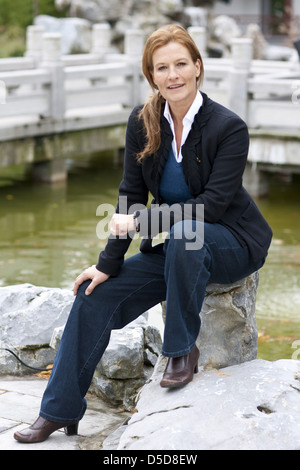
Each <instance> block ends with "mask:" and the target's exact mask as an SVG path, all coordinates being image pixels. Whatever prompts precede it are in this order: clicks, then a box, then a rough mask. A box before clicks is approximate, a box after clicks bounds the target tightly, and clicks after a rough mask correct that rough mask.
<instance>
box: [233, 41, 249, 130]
mask: <svg viewBox="0 0 300 470" xmlns="http://www.w3.org/2000/svg"><path fill="white" fill-rule="evenodd" d="M252 56H253V42H252V39H249V38H235V39H233V41H232V68H231V71H230V74H229V108H230V109H231V110H232V111H234V112H235V113H236V114H238V115H239V116H240V117H241V118H242V119H244V120H245V121H246V122H247V120H248V119H247V118H248V77H249V72H250V67H251V61H252Z"/></svg>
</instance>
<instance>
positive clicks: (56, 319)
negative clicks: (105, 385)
mask: <svg viewBox="0 0 300 470" xmlns="http://www.w3.org/2000/svg"><path fill="white" fill-rule="evenodd" d="M73 301H74V297H73V293H72V292H71V291H69V290H67V289H55V288H47V287H37V286H33V285H31V284H21V285H16V286H8V287H1V288H0V347H1V348H8V349H11V350H13V351H14V352H15V353H16V354H17V355H18V356H19V357H20V358H21V359H22V360H23V361H24V362H25V363H27V364H29V365H31V366H33V367H44V366H46V365H48V364H49V363H51V362H52V361H53V358H54V353H53V350H52V349H51V348H49V343H50V340H51V336H52V333H53V330H54V329H55V328H56V327H58V326H60V325H64V324H65V322H66V319H67V317H68V315H69V311H70V309H71V306H72V303H73ZM0 365H1V372H0V374H2V375H3V374H22V373H25V372H30V369H26V368H24V367H23V366H20V364H19V363H18V362H17V361H16V359H15V358H14V357H13V356H12V355H11V354H10V353H9V352H8V351H4V350H0ZM31 372H32V370H31Z"/></svg>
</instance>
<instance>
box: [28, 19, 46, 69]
mask: <svg viewBox="0 0 300 470" xmlns="http://www.w3.org/2000/svg"><path fill="white" fill-rule="evenodd" d="M44 32H45V30H44V27H43V26H38V25H31V26H28V27H27V29H26V52H25V57H31V58H32V59H34V61H35V65H36V66H38V64H39V63H40V62H41V60H42V56H43V34H44Z"/></svg>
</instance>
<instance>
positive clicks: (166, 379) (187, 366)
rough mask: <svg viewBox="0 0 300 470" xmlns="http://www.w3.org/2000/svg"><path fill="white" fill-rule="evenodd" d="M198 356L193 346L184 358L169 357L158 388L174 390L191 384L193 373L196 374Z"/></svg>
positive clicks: (197, 350)
mask: <svg viewBox="0 0 300 470" xmlns="http://www.w3.org/2000/svg"><path fill="white" fill-rule="evenodd" d="M199 356H200V353H199V349H198V348H197V346H196V345H195V346H194V348H193V349H192V350H191V352H190V353H189V354H186V355H185V356H181V357H170V358H169V360H168V362H167V366H166V370H165V372H164V375H163V378H162V381H161V382H160V386H161V387H169V388H175V387H182V386H183V385H186V384H187V383H189V382H191V381H192V380H193V377H194V373H197V372H198V359H199Z"/></svg>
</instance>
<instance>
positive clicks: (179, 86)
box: [168, 85, 184, 90]
mask: <svg viewBox="0 0 300 470" xmlns="http://www.w3.org/2000/svg"><path fill="white" fill-rule="evenodd" d="M183 86H184V85H170V86H168V90H177V89H178V88H182V87H183Z"/></svg>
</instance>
